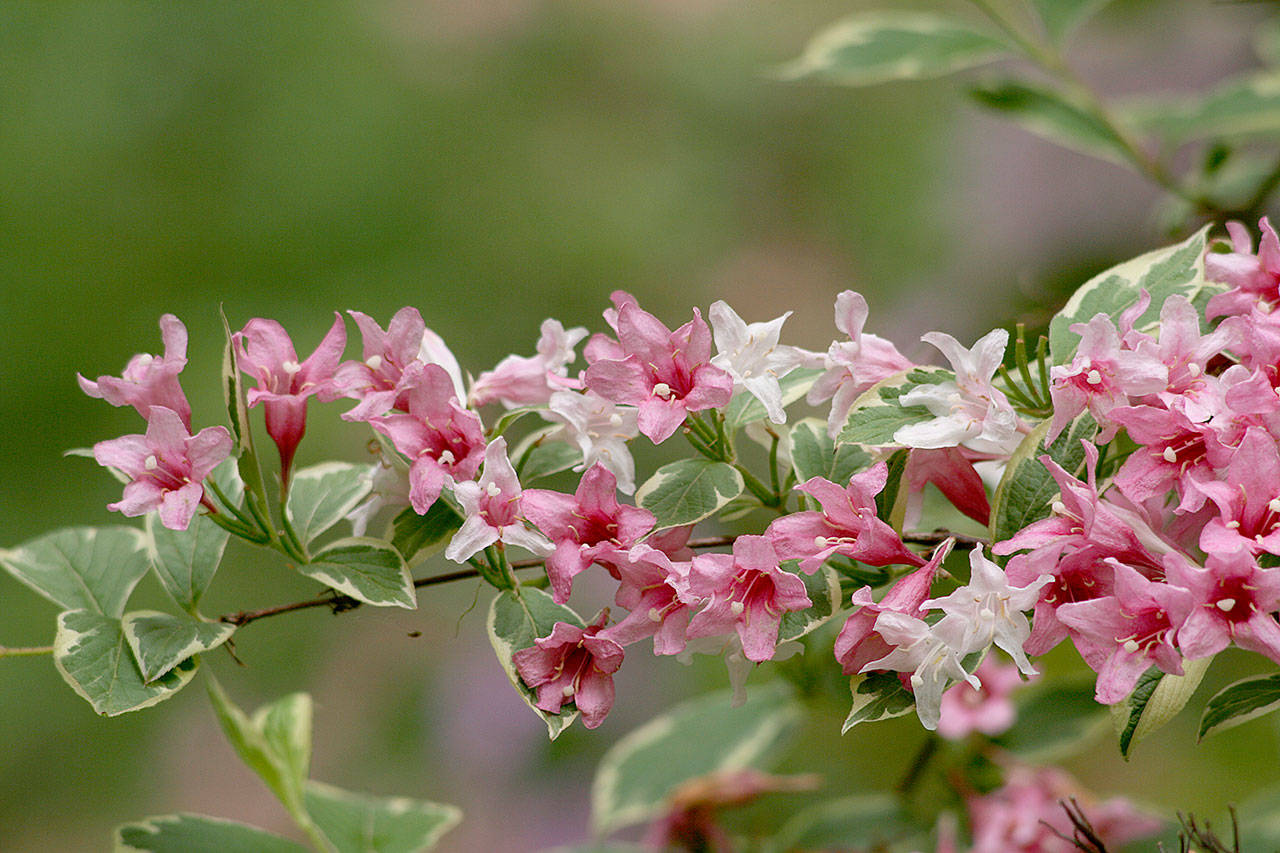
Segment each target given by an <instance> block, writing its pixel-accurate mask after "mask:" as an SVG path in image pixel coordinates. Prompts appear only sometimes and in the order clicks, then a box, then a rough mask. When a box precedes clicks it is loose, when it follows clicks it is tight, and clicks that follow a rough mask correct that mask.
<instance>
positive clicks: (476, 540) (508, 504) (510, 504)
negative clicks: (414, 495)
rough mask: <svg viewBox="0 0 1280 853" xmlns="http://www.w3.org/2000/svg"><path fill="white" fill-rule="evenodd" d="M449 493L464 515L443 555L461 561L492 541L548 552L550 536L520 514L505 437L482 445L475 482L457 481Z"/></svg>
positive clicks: (517, 484)
mask: <svg viewBox="0 0 1280 853" xmlns="http://www.w3.org/2000/svg"><path fill="white" fill-rule="evenodd" d="M453 496H454V497H455V498H457V500H458V505H459V506H460V507H461V508H462V512H463V513H464V519H463V522H462V527H461V528H460V529H459V530H458V532H457V533H455V534H454V535H453V539H452V540H450V541H449V547H447V548H445V549H444V555H445V556H446V557H448V558H449V559H450V560H453V561H454V562H455V563H465V562H466V561H467V560H469V559H470V558H471V557H473V556H475V555H476V553H477V552H479V551H482V550H484V549H485V548H488V547H489V546H490V545H492V544H494V543H495V542H501V543H503V544H504V545H516V546H518V547H520V548H524V549H525V550H526V551H529V552H530V553H533V554H537V555H538V556H546V555H547V554H550V553H551V542H550V540H548V539H547V538H546V537H545V536H543V535H542V534H541V533H539V532H538V531H536V530H530V529H529V528H527V527H525V525H524V521H523V520H522V519H521V517H520V498H521V489H520V480H519V479H517V477H516V471H515V469H514V468H512V467H511V460H510V459H508V458H507V440H506V439H505V438H503V437H502V436H498V437H497V438H495V439H494V440H493V441H491V442H489V446H488V447H486V448H485V451H484V471H483V472H482V473H481V474H480V480H479V482H475V481H473V480H468V481H466V482H465V483H458V484H457V485H456V486H454V487H453Z"/></svg>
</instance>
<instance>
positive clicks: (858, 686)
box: [840, 672, 916, 734]
mask: <svg viewBox="0 0 1280 853" xmlns="http://www.w3.org/2000/svg"><path fill="white" fill-rule="evenodd" d="M849 690H850V692H851V693H852V694H853V706H852V707H851V708H850V709H849V715H848V716H847V717H845V720H844V725H843V726H841V727H840V734H844V733H845V732H847V731H849V729H851V728H853V727H854V726H856V725H858V723H874V722H876V721H878V720H888V719H892V718H893V717H904V716H906V715H907V714H910V713H911V712H912V711H914V710H915V707H916V698H915V697H914V696H912V695H911V692H910V691H909V690H907V688H905V687H903V686H902V682H901V681H899V680H898V676H897V674H896V673H892V672H869V673H866V674H865V675H855V676H853V678H851V679H850V681H849Z"/></svg>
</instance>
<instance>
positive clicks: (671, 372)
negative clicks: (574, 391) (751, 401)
mask: <svg viewBox="0 0 1280 853" xmlns="http://www.w3.org/2000/svg"><path fill="white" fill-rule="evenodd" d="M613 302H614V305H615V306H616V311H615V312H613V313H610V312H606V315H605V316H606V318H607V319H609V318H612V323H611V324H612V325H613V327H614V330H615V331H616V332H617V334H618V340H617V342H614V341H610V340H609V339H607V338H604V337H603V336H601V335H597V336H595V337H594V338H592V340H591V342H590V343H589V344H588V345H587V348H586V355H587V360H588V361H589V362H591V366H590V367H588V368H587V371H586V374H585V376H584V379H585V381H586V384H587V387H588V388H590V389H591V390H592V391H594V392H596V393H597V394H599V395H600V396H601V397H604V398H605V399H606V400H612V401H613V402H615V403H626V404H631V405H635V406H638V407H639V409H640V412H639V426H640V432H642V433H644V435H645V436H647V437H648V438H649V439H650V440H651V441H652V442H653V443H654V444H660V443H662V442H663V441H666V440H667V439H668V438H670V437H671V435H672V433H674V432H675V431H676V430H677V429H678V428H679V426H680V424H681V423H683V422H684V419H685V416H686V415H687V414H688V413H690V412H698V411H702V410H703V409H714V408H718V407H720V406H725V405H728V403H729V398H730V397H731V396H732V395H733V378H732V377H730V376H729V374H728V373H725V372H724V371H723V370H721V369H720V368H718V367H715V366H714V365H712V364H711V363H710V361H711V330H710V329H709V328H708V327H707V324H706V322H705V321H704V320H703V319H702V315H701V314H700V313H699V312H698V310H697V309H696V308H695V309H694V311H693V314H694V317H693V319H692V320H690V321H689V322H688V323H685V324H684V325H683V326H681V327H680V328H678V329H676V330H675V331H674V332H673V331H671V330H670V329H668V328H667V327H666V326H664V325H663V324H662V322H661V321H660V320H658V318H657V317H654V316H653V315H652V314H650V313H648V312H647V311H643V310H641V308H640V306H639V305H637V304H636V302H635V298H634V297H632V296H630V295H629V294H626V293H623V292H622V291H618V292H616V293H614V294H613Z"/></svg>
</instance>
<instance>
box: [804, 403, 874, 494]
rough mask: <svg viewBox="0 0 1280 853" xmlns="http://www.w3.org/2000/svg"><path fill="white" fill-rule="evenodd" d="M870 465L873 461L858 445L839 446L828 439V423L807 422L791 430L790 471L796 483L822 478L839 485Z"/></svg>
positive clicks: (814, 419)
mask: <svg viewBox="0 0 1280 853" xmlns="http://www.w3.org/2000/svg"><path fill="white" fill-rule="evenodd" d="M870 464H871V457H870V456H869V455H868V454H867V452H866V451H865V450H863V449H862V448H861V447H859V446H858V445H856V444H841V445H838V446H837V445H836V443H835V442H834V441H832V440H831V437H830V436H829V435H827V425H826V422H825V421H820V420H818V419H817V418H806V419H804V420H802V421H799V422H798V423H796V424H795V425H794V426H792V427H791V467H792V468H793V469H794V470H795V472H796V480H797V481H798V482H801V483H803V482H805V481H806V480H809V479H811V478H813V477H822V478H823V479H825V480H830V481H831V482H833V483H836V484H838V485H842V486H844V485H848V483H849V479H850V478H851V477H852V476H853V475H854V474H856V473H857V472H859V471H861V470H863V469H865V468H867V467H868V466H869V465H870Z"/></svg>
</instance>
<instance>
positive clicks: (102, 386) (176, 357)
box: [76, 314, 191, 430]
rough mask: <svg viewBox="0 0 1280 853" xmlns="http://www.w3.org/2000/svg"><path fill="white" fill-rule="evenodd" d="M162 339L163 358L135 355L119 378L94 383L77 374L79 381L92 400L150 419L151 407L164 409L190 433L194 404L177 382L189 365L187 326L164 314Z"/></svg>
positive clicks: (101, 377) (144, 354) (104, 377)
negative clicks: (172, 414)
mask: <svg viewBox="0 0 1280 853" xmlns="http://www.w3.org/2000/svg"><path fill="white" fill-rule="evenodd" d="M160 337H161V340H163V341H164V355H162V356H159V357H157V356H154V355H149V354H147V353H142V354H140V355H135V356H134V357H133V358H131V359H129V363H128V364H126V365H125V368H124V373H123V374H122V375H121V376H120V377H119V378H118V379H117V378H116V377H114V376H99V377H98V381H97V382H91V381H89V380H88V379H85V378H84V377H83V376H81V375H80V374H78V373H77V374H76V379H77V381H78V382H79V383H80V390H82V391H84V393H86V394H88V395H89V396H90V397H97V398H99V399H102V400H106V401H107V402H108V403H110V404H111V405H113V406H133V407H134V408H135V409H137V410H138V414H140V415H142V416H143V417H144V418H147V419H148V420H150V417H151V416H150V414H149V413H150V410H151V407H152V406H164V407H165V408H167V409H169V410H170V411H172V412H175V413H177V415H178V417H179V418H180V419H181V420H182V423H183V426H185V427H186V428H187V429H188V430H190V429H191V404H190V403H188V402H187V395H186V394H184V393H183V391H182V385H181V384H180V383H179V382H178V374H179V373H181V372H182V368H184V367H186V365H187V327H186V326H184V325H182V321H181V320H179V319H178V318H177V317H175V316H173V315H172V314H165V315H164V316H162V317H161V318H160Z"/></svg>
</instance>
